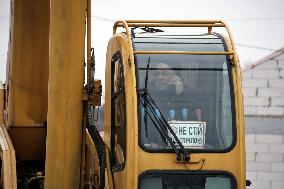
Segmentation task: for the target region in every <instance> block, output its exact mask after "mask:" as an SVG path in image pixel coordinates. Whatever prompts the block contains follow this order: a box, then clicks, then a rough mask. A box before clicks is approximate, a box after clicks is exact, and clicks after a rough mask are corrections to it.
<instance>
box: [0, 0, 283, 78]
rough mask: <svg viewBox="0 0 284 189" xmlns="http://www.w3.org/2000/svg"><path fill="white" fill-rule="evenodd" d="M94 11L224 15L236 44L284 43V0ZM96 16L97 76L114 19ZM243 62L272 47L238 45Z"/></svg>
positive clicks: (104, 4) (1, 15)
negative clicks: (256, 47)
mask: <svg viewBox="0 0 284 189" xmlns="http://www.w3.org/2000/svg"><path fill="white" fill-rule="evenodd" d="M92 3H93V5H92V15H94V16H98V17H102V18H107V19H110V20H120V19H152V20H153V19H171V20H173V19H176V20H178V19H182V20H187V19H189V20H191V19H194V20H195V19H197V20H201V19H224V20H225V21H226V22H227V23H228V25H229V26H230V28H231V31H232V33H233V37H234V40H235V42H236V43H237V44H245V45H252V46H260V47H265V48H270V49H279V48H281V47H282V46H284V36H283V33H284V1H283V0H261V1H260V0H230V1H229V0H215V1H211V0H178V1H177V0H176V1H169V0H155V1H153V0H143V1H137V0H122V1H119V0H92ZM8 5H9V1H8V0H0V65H1V66H0V80H1V81H3V80H5V64H6V52H7V47H8V33H9V28H8V23H9V7H8ZM98 17H93V22H92V24H93V39H92V44H93V46H94V47H95V51H96V63H97V77H98V78H101V79H103V78H102V77H104V64H105V51H106V46H107V41H108V39H109V38H110V37H111V35H112V24H113V23H112V22H111V21H108V20H104V19H101V18H98ZM237 52H238V54H239V58H240V61H241V64H242V65H244V64H246V63H249V62H254V61H256V60H258V59H260V58H262V57H264V56H265V55H267V54H269V53H271V52H272V51H265V50H259V49H255V48H247V47H243V46H237Z"/></svg>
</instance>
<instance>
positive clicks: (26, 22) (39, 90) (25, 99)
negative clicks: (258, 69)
mask: <svg viewBox="0 0 284 189" xmlns="http://www.w3.org/2000/svg"><path fill="white" fill-rule="evenodd" d="M11 9H12V11H11V26H10V28H11V29H10V48H9V53H10V55H9V57H10V62H9V64H10V65H9V66H8V67H9V76H8V81H7V82H8V83H9V94H8V107H9V108H8V114H9V125H17V126H31V125H37V124H43V123H44V122H45V121H46V113H47V83H48V61H49V0H27V1H22V0H12V6H11Z"/></svg>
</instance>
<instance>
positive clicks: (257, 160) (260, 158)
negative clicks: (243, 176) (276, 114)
mask: <svg viewBox="0 0 284 189" xmlns="http://www.w3.org/2000/svg"><path fill="white" fill-rule="evenodd" d="M246 147H247V179H249V180H251V181H252V185H251V186H250V187H247V188H248V189H284V136H283V135H264V134H247V135H246Z"/></svg>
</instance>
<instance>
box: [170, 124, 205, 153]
mask: <svg viewBox="0 0 284 189" xmlns="http://www.w3.org/2000/svg"><path fill="white" fill-rule="evenodd" d="M169 125H170V126H171V128H172V129H173V131H174V133H175V134H176V136H177V137H178V138H179V140H180V141H181V143H182V144H183V146H184V147H190V148H203V147H204V145H205V132H206V122H196V121H170V122H169ZM169 136H170V137H171V139H172V141H173V142H174V143H175V139H174V137H173V136H172V135H171V134H170V135H169Z"/></svg>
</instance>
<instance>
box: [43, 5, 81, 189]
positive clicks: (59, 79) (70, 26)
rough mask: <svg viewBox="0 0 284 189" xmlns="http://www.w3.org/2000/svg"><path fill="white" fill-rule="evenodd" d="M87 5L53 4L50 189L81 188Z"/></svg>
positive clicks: (48, 143)
mask: <svg viewBox="0 0 284 189" xmlns="http://www.w3.org/2000/svg"><path fill="white" fill-rule="evenodd" d="M85 3H86V2H84V1H81V0H71V1H70V0H61V1H58V0H51V2H50V61H49V88H48V113H47V123H48V126H47V141H46V165H45V168H46V179H45V188H47V189H54V188H61V189H72V188H76V189H77V188H79V186H80V166H81V142H82V109H83V103H82V102H83V101H82V99H83V76H84V47H85V46H84V44H85V11H86V4H85Z"/></svg>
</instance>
